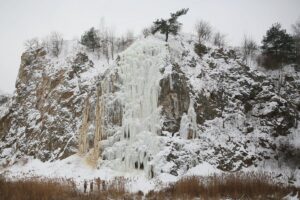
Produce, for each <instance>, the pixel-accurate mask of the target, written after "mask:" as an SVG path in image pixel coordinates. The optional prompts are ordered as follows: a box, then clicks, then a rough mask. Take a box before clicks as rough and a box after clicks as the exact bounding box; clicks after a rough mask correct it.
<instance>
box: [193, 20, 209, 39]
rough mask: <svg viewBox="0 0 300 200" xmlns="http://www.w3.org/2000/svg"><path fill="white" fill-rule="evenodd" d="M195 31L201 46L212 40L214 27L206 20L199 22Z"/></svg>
mask: <svg viewBox="0 0 300 200" xmlns="http://www.w3.org/2000/svg"><path fill="white" fill-rule="evenodd" d="M195 30H196V33H197V37H198V42H199V44H200V43H202V42H203V41H208V40H209V39H210V38H211V35H212V27H211V25H210V24H209V23H208V22H206V21H204V20H200V21H198V22H197V23H196V25H195Z"/></svg>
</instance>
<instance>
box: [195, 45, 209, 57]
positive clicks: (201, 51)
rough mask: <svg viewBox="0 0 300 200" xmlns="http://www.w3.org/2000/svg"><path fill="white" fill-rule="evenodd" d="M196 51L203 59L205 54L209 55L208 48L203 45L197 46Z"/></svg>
mask: <svg viewBox="0 0 300 200" xmlns="http://www.w3.org/2000/svg"><path fill="white" fill-rule="evenodd" d="M194 51H195V52H196V54H197V55H198V56H200V57H202V56H203V55H204V54H206V53H208V48H207V47H206V46H205V45H204V44H201V43H198V44H195V46H194Z"/></svg>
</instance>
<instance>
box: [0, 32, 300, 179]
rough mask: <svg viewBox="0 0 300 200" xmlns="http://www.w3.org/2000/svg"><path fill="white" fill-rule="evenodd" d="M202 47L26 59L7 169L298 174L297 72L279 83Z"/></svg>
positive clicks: (153, 41) (4, 120)
mask: <svg viewBox="0 0 300 200" xmlns="http://www.w3.org/2000/svg"><path fill="white" fill-rule="evenodd" d="M194 44H195V42H194V41H193V40H189V39H186V37H181V36H180V37H177V38H175V39H173V40H171V41H170V42H169V43H168V44H167V43H165V42H164V41H163V40H161V39H158V38H151V37H150V38H146V39H141V40H139V41H137V42H135V43H134V44H133V45H132V46H131V47H129V48H128V49H127V50H125V51H124V52H122V53H121V54H120V55H119V56H118V58H117V59H116V61H115V62H113V63H110V64H106V63H104V61H103V62H102V61H101V60H99V59H98V58H96V57H95V56H94V55H93V54H92V53H89V52H87V51H86V50H85V49H84V48H83V47H81V46H80V45H79V44H75V43H74V42H69V43H68V44H65V45H64V49H65V50H64V51H63V52H64V53H63V54H62V55H60V56H59V58H53V57H51V56H50V55H48V54H47V52H46V51H45V50H44V49H43V48H41V49H36V50H35V51H31V52H25V53H24V54H23V55H22V58H21V59H22V62H21V66H20V70H19V75H18V79H17V82H16V91H15V95H14V97H13V98H12V100H11V105H10V107H9V111H8V112H7V113H5V115H1V116H0V117H1V119H0V136H1V142H0V158H1V161H0V163H1V164H2V165H7V164H14V163H15V162H17V161H18V159H20V158H21V157H23V156H25V155H26V156H32V157H35V158H39V159H41V160H43V161H46V160H55V159H63V158H65V157H68V156H70V155H72V154H75V153H79V154H80V155H82V156H84V157H86V159H87V160H88V161H90V163H91V164H92V165H94V166H98V167H100V168H101V167H102V166H105V167H109V168H112V169H115V170H118V171H128V170H129V171H130V170H141V171H145V173H146V174H147V175H148V177H153V176H156V175H158V174H160V173H169V174H172V175H175V176H177V175H182V174H184V173H185V172H186V171H187V170H188V169H190V168H192V167H194V166H196V165H197V164H199V163H201V162H202V161H206V162H209V163H211V164H212V165H215V166H217V167H218V168H219V169H221V170H224V171H236V170H240V169H242V168H245V167H249V166H257V167H259V166H262V163H265V162H270V163H273V164H274V163H275V164H276V165H278V166H279V165H285V166H287V167H289V168H293V169H296V168H298V167H300V161H299V159H298V157H297V156H298V155H299V152H300V150H299V145H298V143H296V142H293V141H299V138H300V137H299V127H298V121H299V111H300V109H299V108H300V94H299V91H300V82H299V80H300V79H299V74H297V72H296V71H295V70H294V67H291V66H290V67H289V68H288V69H290V70H294V73H288V72H285V71H283V72H280V73H278V75H280V76H277V75H273V76H271V75H267V73H263V72H259V71H256V70H252V69H250V68H249V67H247V66H245V65H243V64H242V61H241V59H239V58H238V56H237V55H236V53H235V52H234V51H232V50H227V49H218V48H216V47H214V46H210V45H208V46H209V50H208V52H207V53H206V54H204V55H201V57H200V56H198V55H197V54H196V53H195V52H194ZM278 77H279V78H278ZM297 152H298V153H297Z"/></svg>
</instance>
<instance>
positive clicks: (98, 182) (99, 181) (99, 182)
mask: <svg viewBox="0 0 300 200" xmlns="http://www.w3.org/2000/svg"><path fill="white" fill-rule="evenodd" d="M96 184H97V188H98V191H100V184H101V179H100V178H99V177H98V178H97V179H96Z"/></svg>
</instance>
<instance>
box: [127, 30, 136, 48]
mask: <svg viewBox="0 0 300 200" xmlns="http://www.w3.org/2000/svg"><path fill="white" fill-rule="evenodd" d="M133 42H134V34H133V32H132V31H131V30H128V31H127V33H126V47H129V46H130V45H131V44H132V43H133Z"/></svg>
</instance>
